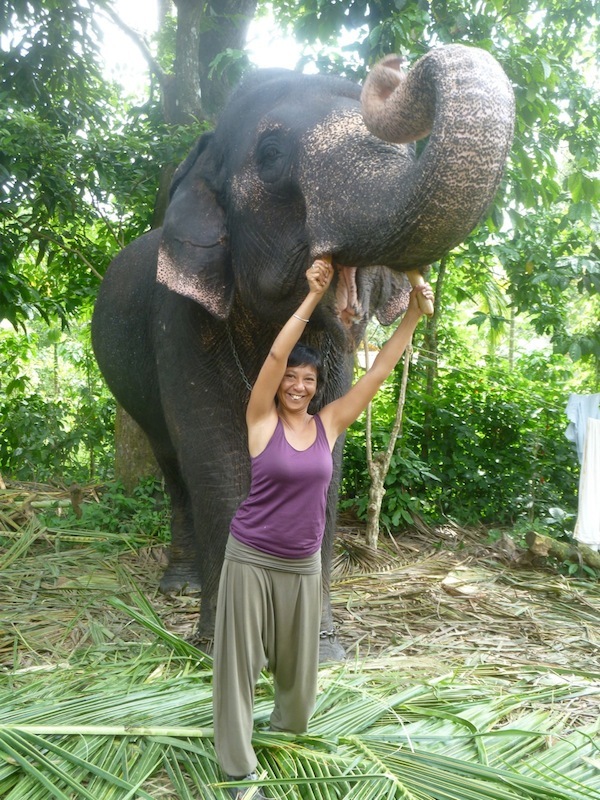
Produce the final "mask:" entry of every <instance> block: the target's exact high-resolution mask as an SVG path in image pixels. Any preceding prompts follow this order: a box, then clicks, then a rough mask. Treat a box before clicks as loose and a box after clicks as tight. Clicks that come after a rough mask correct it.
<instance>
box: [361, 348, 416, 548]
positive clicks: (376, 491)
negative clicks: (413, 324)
mask: <svg viewBox="0 0 600 800" xmlns="http://www.w3.org/2000/svg"><path fill="white" fill-rule="evenodd" d="M365 351H366V348H365ZM411 357H412V339H411V340H410V342H409V343H408V346H407V348H406V351H405V353H404V362H403V368H402V382H401V384H400V395H399V397H398V405H397V406H396V416H395V418H394V424H393V425H392V430H391V431H390V438H389V441H388V445H387V448H386V449H385V452H382V453H377V454H376V455H375V456H373V455H372V453H371V452H370V448H368V450H367V466H368V469H369V476H370V478H371V485H370V486H369V504H368V506H367V530H366V532H365V538H366V542H367V545H368V546H369V547H372V548H373V549H374V550H376V549H377V541H378V539H379V521H380V517H381V505H382V503H383V498H384V496H385V479H386V477H387V474H388V472H389V469H390V464H391V463H392V456H393V454H394V450H395V449H396V442H397V440H398V439H400V438H401V437H402V415H403V413H404V403H405V401H406V386H407V384H408V372H409V368H410V359H411ZM368 368H369V366H368V363H367V369H368ZM370 422H371V420H370V417H369V422H368V425H369V433H368V441H369V442H370V441H371V432H370Z"/></svg>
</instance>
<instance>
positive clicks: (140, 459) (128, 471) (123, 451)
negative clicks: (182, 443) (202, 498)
mask: <svg viewBox="0 0 600 800" xmlns="http://www.w3.org/2000/svg"><path fill="white" fill-rule="evenodd" d="M115 477H116V479H117V480H118V481H120V482H121V483H122V484H123V487H124V488H125V491H126V492H127V493H128V494H131V492H133V490H134V489H135V487H136V486H137V485H138V483H139V481H140V479H141V478H148V477H154V478H160V477H161V471H160V469H159V466H158V464H157V463H156V459H155V458H154V453H153V452H152V449H151V448H150V443H149V442H148V439H147V438H146V435H145V433H144V431H143V430H142V429H141V428H140V426H139V425H138V424H137V422H135V421H134V420H133V419H132V418H131V417H130V416H129V414H128V413H127V412H126V411H124V409H123V408H121V406H117V416H116V419H115Z"/></svg>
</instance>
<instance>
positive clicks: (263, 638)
mask: <svg viewBox="0 0 600 800" xmlns="http://www.w3.org/2000/svg"><path fill="white" fill-rule="evenodd" d="M234 559H235V560H234ZM237 559H243V561H242V560H237ZM249 561H251V562H252V563H248V562H249ZM283 567H286V570H285V571H284V569H282V568H283ZM287 568H289V569H290V570H294V569H298V570H300V571H287ZM315 570H316V571H315ZM321 604H322V598H321V566H320V554H319V553H317V554H315V556H311V557H309V558H306V559H299V560H295V559H294V560H289V559H282V558H277V557H275V556H269V555H267V554H265V553H259V552H258V551H256V550H254V549H253V548H250V547H247V546H246V545H243V544H241V543H240V542H238V541H237V540H234V539H233V537H231V536H230V537H229V541H228V544H227V552H226V555H225V561H224V564H223V569H222V572H221V580H220V584H219V596H218V601H217V613H216V619H215V645H214V672H213V711H214V732H215V749H216V751H217V757H218V759H219V763H220V765H221V767H222V769H223V771H224V772H225V773H226V775H230V776H235V777H241V776H245V775H248V774H249V773H251V772H254V771H255V769H256V764H257V760H256V754H255V752H254V749H253V747H252V742H251V740H252V728H253V708H254V689H255V687H256V683H257V681H258V678H259V676H260V671H261V670H262V669H263V667H265V666H267V667H268V669H269V670H270V671H271V673H272V674H273V683H274V690H275V691H274V697H275V704H274V709H273V713H272V714H271V720H270V723H271V728H273V729H274V730H281V731H291V732H293V733H303V732H304V731H306V729H307V726H308V720H309V718H310V715H311V714H312V712H313V709H314V705H315V700H316V694H317V672H318V664H319V628H320V623H321Z"/></svg>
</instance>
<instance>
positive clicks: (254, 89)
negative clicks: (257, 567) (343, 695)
mask: <svg viewBox="0 0 600 800" xmlns="http://www.w3.org/2000/svg"><path fill="white" fill-rule="evenodd" d="M513 114H514V111H513V96H512V91H511V89H510V86H509V84H508V81H507V79H506V77H505V75H504V73H503V72H502V70H501V69H500V67H499V66H498V64H497V63H496V62H495V61H494V60H493V59H492V58H491V57H490V56H489V55H488V54H487V53H485V52H484V51H482V50H478V49H476V48H468V47H463V46H459V45H453V46H449V47H443V48H439V49H438V50H434V51H432V52H431V53H429V54H428V55H427V56H425V57H424V58H422V59H421V60H420V61H419V62H417V64H416V65H415V66H414V67H413V68H412V69H411V70H410V71H409V72H408V73H407V74H406V75H404V74H403V73H402V72H401V71H400V70H399V69H398V60H397V59H393V58H391V59H388V60H386V62H385V63H383V64H380V65H378V66H377V67H375V68H374V69H373V70H372V72H371V74H370V76H369V78H368V79H367V81H366V83H365V86H364V88H363V90H362V106H361V89H360V87H358V86H356V85H354V84H352V83H349V82H347V81H345V80H342V79H337V78H332V77H323V76H316V75H301V74H299V73H294V72H289V71H287V70H263V71H258V72H257V73H256V74H253V75H251V76H249V77H248V78H247V79H246V80H245V82H244V83H243V84H242V86H241V87H240V88H239V89H238V90H237V92H236V93H235V94H234V95H233V97H232V98H231V100H230V102H229V104H228V106H227V107H226V108H225V110H224V111H223V114H222V115H221V118H220V120H219V123H218V125H217V127H216V129H215V131H214V132H213V133H209V134H205V135H203V136H202V137H201V138H200V139H199V141H198V143H197V145H196V147H195V148H194V150H193V151H192V152H191V153H190V155H189V156H188V158H187V159H186V160H185V161H184V162H183V164H182V165H181V166H180V167H179V168H178V170H177V172H176V174H175V177H174V180H173V185H172V194H171V202H170V205H169V207H168V210H167V214H166V218H165V222H164V226H163V228H162V229H159V230H155V231H152V232H150V233H148V234H146V235H144V236H142V237H140V238H139V239H137V240H136V241H134V242H133V243H132V244H130V245H129V246H128V247H126V248H125V249H124V250H123V251H122V252H121V253H120V254H119V255H118V256H117V257H116V258H115V260H114V261H113V263H112V264H111V266H110V268H109V270H108V271H107V274H106V276H105V279H104V281H103V283H102V286H101V288H100V291H99V295H98V300H97V304H96V309H95V313H94V319H93V324H92V333H93V343H94V349H95V352H96V356H97V359H98V362H99V364H100V367H101V370H102V372H103V374H104V376H105V378H106V381H107V383H108V385H109V387H110V388H111V390H112V391H113V393H114V394H115V396H116V398H117V400H118V401H119V402H120V403H121V404H122V405H123V407H124V408H125V409H126V410H127V411H128V412H129V413H130V414H131V416H132V417H133V418H134V419H135V420H137V422H138V423H139V424H140V425H141V427H142V428H143V429H144V431H145V432H146V434H147V435H148V438H149V440H150V442H151V444H152V448H153V450H154V453H155V455H156V458H157V460H158V463H159V464H160V467H161V469H162V471H163V473H164V478H165V484H166V487H167V490H168V492H169V495H170V498H171V502H172V522H171V537H172V543H171V548H170V554H169V565H168V568H167V570H166V572H165V575H164V576H163V579H162V581H161V588H162V589H163V591H166V592H172V591H180V590H182V589H184V588H185V587H186V586H187V587H188V588H190V589H197V588H199V587H200V586H201V587H202V602H201V612H200V619H199V623H198V630H197V635H198V637H199V639H203V638H206V639H209V638H210V637H211V634H212V627H213V617H214V608H215V602H216V594H217V588H218V580H219V573H220V568H221V563H222V560H223V553H224V548H225V541H226V538H227V535H228V530H229V523H230V520H231V517H232V515H233V513H234V511H235V509H236V507H237V505H238V504H239V502H240V501H241V499H242V498H243V497H244V496H245V493H246V492H247V490H248V486H249V459H248V454H247V446H246V432H245V422H244V410H245V405H246V402H247V399H248V394H249V386H250V385H251V383H252V381H253V380H254V379H255V377H256V375H257V372H258V370H259V368H260V365H261V363H262V361H263V359H264V358H265V356H266V354H267V352H268V348H269V346H270V344H271V342H272V340H273V339H274V337H275V335H276V333H277V332H278V330H279V328H280V326H281V325H282V323H283V322H284V321H285V320H286V319H287V318H288V317H289V315H290V314H291V313H292V312H293V311H294V310H295V309H296V308H297V306H298V304H299V302H300V301H301V299H302V298H303V297H304V295H305V293H306V279H305V276H304V273H305V271H306V269H307V267H308V265H309V264H310V262H311V261H312V259H314V258H315V257H316V256H331V258H332V259H333V263H334V265H335V267H336V275H335V278H334V281H333V283H332V286H331V287H330V289H329V290H328V294H327V295H326V297H325V298H324V300H323V301H322V303H321V304H320V306H319V307H318V309H317V310H316V311H315V313H314V315H313V317H312V319H311V322H310V325H308V326H307V332H306V336H305V340H306V341H307V343H308V344H311V345H313V346H315V347H317V348H319V349H320V350H321V351H322V353H323V355H324V362H325V370H324V372H325V376H324V380H323V383H322V385H321V387H320V389H319V393H318V397H317V398H316V405H315V408H317V407H318V406H319V405H321V404H323V403H327V402H329V401H331V400H333V399H334V398H336V397H339V396H340V394H341V393H343V392H344V391H345V390H346V389H347V388H348V386H349V384H350V381H351V375H352V364H353V353H354V350H355V348H356V346H357V344H358V342H359V341H360V340H361V337H362V335H363V332H364V329H365V326H366V323H367V320H368V319H369V317H371V316H372V315H376V316H377V317H378V318H379V319H380V320H381V321H382V322H383V323H385V324H387V323H390V322H392V321H393V320H394V319H396V318H397V317H398V316H399V315H400V314H401V313H403V311H404V310H405V308H406V304H407V298H408V291H407V286H408V284H407V282H406V279H405V276H404V275H403V273H404V272H406V271H407V270H411V269H421V270H423V269H425V268H426V267H427V265H428V264H430V263H431V262H432V261H434V260H435V259H438V258H440V257H441V256H442V255H443V254H444V253H446V252H447V251H448V250H449V249H451V248H452V247H454V246H455V245H456V244H457V243H458V242H460V241H461V240H463V239H464V238H465V237H466V236H467V235H468V234H469V232H470V231H471V230H472V229H473V227H474V226H475V225H476V224H477V222H478V221H479V219H480V218H481V216H482V214H483V213H484V212H485V211H486V209H487V207H488V205H489V203H490V201H491V199H492V198H493V195H494V193H495V191H496V189H497V186H498V182H499V180H500V177H501V174H502V169H503V165H504V162H505V159H506V155H507V152H508V149H509V147H510V142H511V138H512V126H513ZM372 131H373V132H372ZM425 135H429V140H428V143H427V145H426V146H425V148H424V150H423V152H422V153H421V154H420V155H419V157H417V156H416V153H415V147H414V144H412V141H413V140H414V139H416V138H418V137H421V136H425ZM384 140H385V141H384ZM342 446H343V442H342V441H339V442H338V445H337V446H336V449H335V453H334V461H335V470H334V478H333V481H332V485H331V490H330V497H329V505H328V514H327V530H326V534H325V540H324V544H323V577H324V611H323V621H322V623H323V635H322V644H323V646H322V658H323V659H330V658H338V657H341V656H342V655H343V651H342V649H341V647H340V646H339V644H338V642H337V640H336V639H335V637H334V636H331V635H329V632H330V631H331V630H332V629H333V619H332V613H331V607H330V603H329V579H330V564H331V553H332V544H333V537H334V526H335V507H336V502H337V496H338V485H339V477H340V459H341V450H342Z"/></svg>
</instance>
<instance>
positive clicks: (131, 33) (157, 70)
mask: <svg viewBox="0 0 600 800" xmlns="http://www.w3.org/2000/svg"><path fill="white" fill-rule="evenodd" d="M104 10H105V12H106V14H108V16H109V17H110V18H111V20H112V21H113V22H114V23H115V25H116V26H117V27H118V28H120V29H121V30H122V31H123V33H125V34H126V35H127V36H128V37H129V38H130V39H131V40H132V41H133V42H134V43H135V44H136V45H137V47H138V48H139V50H140V52H141V54H142V55H143V56H144V58H145V60H146V62H147V64H148V66H149V67H150V70H151V71H152V72H153V73H154V75H155V76H156V78H157V79H158V81H159V83H160V85H161V87H162V88H163V89H164V88H165V86H166V85H167V84H168V82H169V75H168V74H167V73H166V72H165V71H164V70H163V68H162V67H161V66H160V64H159V63H158V61H157V60H156V59H155V58H154V56H153V55H152V53H151V51H150V48H149V47H148V45H147V44H146V42H145V40H144V38H143V37H142V36H140V34H139V33H138V32H137V31H136V30H134V29H133V28H131V27H130V26H129V25H128V24H127V23H126V22H123V20H122V19H121V17H120V16H119V15H118V14H117V13H116V11H114V9H112V8H111V7H110V6H107V7H106V8H105V9H104Z"/></svg>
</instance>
